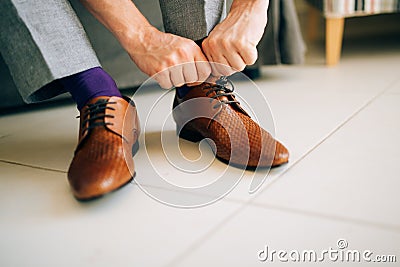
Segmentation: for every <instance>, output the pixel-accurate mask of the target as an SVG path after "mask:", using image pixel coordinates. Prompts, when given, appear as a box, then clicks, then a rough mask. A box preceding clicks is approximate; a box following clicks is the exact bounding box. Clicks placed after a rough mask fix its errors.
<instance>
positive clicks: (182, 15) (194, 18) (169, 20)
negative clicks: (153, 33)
mask: <svg viewBox="0 0 400 267" xmlns="http://www.w3.org/2000/svg"><path fill="white" fill-rule="evenodd" d="M159 1H160V7H161V13H162V16H163V21H164V27H165V31H166V32H169V33H173V34H176V35H179V36H182V37H186V38H189V39H191V40H195V41H196V40H201V39H203V38H204V37H206V36H207V35H208V34H209V33H210V31H211V30H212V29H213V28H214V27H215V25H217V24H218V23H219V22H220V21H221V20H223V19H224V17H225V13H226V6H225V1H224V0H213V1H205V0H159ZM188 7H190V8H188Z"/></svg>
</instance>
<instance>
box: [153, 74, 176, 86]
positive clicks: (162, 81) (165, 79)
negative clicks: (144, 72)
mask: <svg viewBox="0 0 400 267" xmlns="http://www.w3.org/2000/svg"><path fill="white" fill-rule="evenodd" d="M154 79H155V80H156V81H157V82H158V84H159V85H160V86H161V88H164V89H170V88H172V87H173V85H172V83H171V79H170V74H169V72H168V70H164V71H162V72H159V73H157V74H156V75H155V76H154Z"/></svg>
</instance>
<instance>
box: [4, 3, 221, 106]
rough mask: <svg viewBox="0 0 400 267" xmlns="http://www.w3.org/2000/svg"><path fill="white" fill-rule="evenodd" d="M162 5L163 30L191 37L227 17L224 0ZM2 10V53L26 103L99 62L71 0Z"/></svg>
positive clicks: (198, 36)
mask: <svg viewBox="0 0 400 267" xmlns="http://www.w3.org/2000/svg"><path fill="white" fill-rule="evenodd" d="M160 7H161V11H162V15H163V21H164V27H165V30H166V31H167V32H170V33H173V34H177V35H180V36H183V37H186V38H190V39H192V40H199V39H202V38H204V37H206V36H207V35H208V33H209V32H210V31H211V30H212V29H213V28H214V26H215V25H216V24H218V23H219V22H220V21H221V20H222V19H223V17H224V15H225V1H224V0H212V1H210V0H160ZM0 12H1V16H0V53H1V55H2V57H3V59H4V61H5V63H6V64H7V66H8V68H9V71H10V73H11V75H12V77H13V80H14V83H15V85H16V87H17V89H18V90H19V92H20V94H21V96H22V98H23V99H24V101H26V102H27V103H32V102H38V101H42V100H46V99H49V98H52V97H54V96H57V95H59V94H61V93H64V92H65V89H64V88H63V87H62V86H61V84H60V83H59V82H58V81H57V80H58V79H60V78H63V77H67V76H70V75H73V74H75V73H79V72H81V71H84V70H87V69H90V68H94V67H97V66H100V63H99V60H98V59H97V56H96V53H95V52H94V51H93V48H92V46H91V44H90V42H89V40H88V38H87V36H86V33H85V31H84V29H83V27H82V25H81V23H80V21H79V19H78V17H77V16H76V14H75V12H74V10H73V9H72V7H71V5H70V3H69V1H67V0H1V1H0ZM161 45H162V44H161Z"/></svg>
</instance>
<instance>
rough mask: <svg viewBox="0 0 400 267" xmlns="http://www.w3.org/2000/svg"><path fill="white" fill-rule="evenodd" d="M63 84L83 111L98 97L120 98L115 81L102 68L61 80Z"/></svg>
mask: <svg viewBox="0 0 400 267" xmlns="http://www.w3.org/2000/svg"><path fill="white" fill-rule="evenodd" d="M60 82H61V84H62V85H63V86H64V87H65V89H66V90H67V91H68V92H70V93H71V96H72V99H74V101H75V102H76V104H77V106H78V109H79V110H81V109H82V108H83V107H84V106H85V105H86V103H87V102H88V101H89V100H90V99H92V98H95V97H98V96H119V97H121V93H120V92H119V90H118V87H117V85H116V84H115V81H114V80H113V79H112V78H111V76H110V75H109V74H108V73H107V72H105V71H104V70H103V69H102V68H101V67H96V68H93V69H88V70H85V71H82V72H79V73H77V74H74V75H71V76H68V77H64V78H62V79H60Z"/></svg>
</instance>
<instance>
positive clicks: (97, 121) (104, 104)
mask: <svg viewBox="0 0 400 267" xmlns="http://www.w3.org/2000/svg"><path fill="white" fill-rule="evenodd" d="M116 103H117V102H109V101H108V100H99V101H97V102H96V103H94V104H89V105H88V108H87V109H86V110H85V112H84V114H83V120H82V125H81V126H82V135H83V134H84V133H85V132H87V131H90V130H92V129H94V128H96V127H103V126H106V125H114V124H113V123H111V122H105V120H104V118H114V116H113V115H109V114H106V110H107V109H110V110H115V108H113V107H110V106H109V104H116ZM79 117H80V116H78V117H77V118H79Z"/></svg>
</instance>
